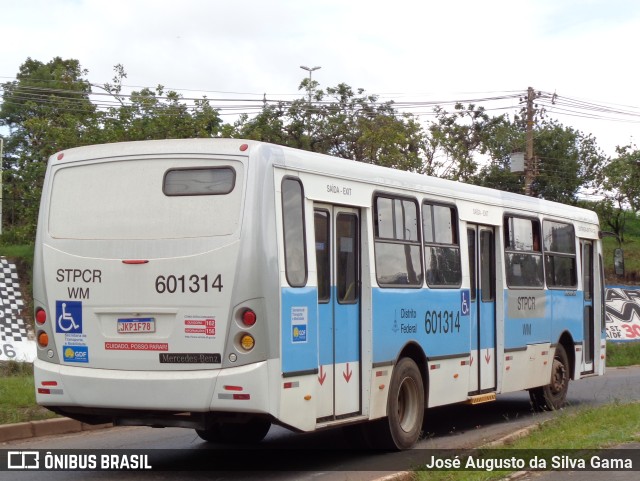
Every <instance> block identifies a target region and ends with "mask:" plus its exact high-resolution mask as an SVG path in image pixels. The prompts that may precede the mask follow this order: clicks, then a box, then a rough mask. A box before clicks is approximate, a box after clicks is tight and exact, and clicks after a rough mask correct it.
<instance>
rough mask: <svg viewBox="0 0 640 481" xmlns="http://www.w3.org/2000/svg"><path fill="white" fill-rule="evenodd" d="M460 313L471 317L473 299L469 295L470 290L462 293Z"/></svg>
mask: <svg viewBox="0 0 640 481" xmlns="http://www.w3.org/2000/svg"><path fill="white" fill-rule="evenodd" d="M460 294H461V299H460V312H461V314H462V315H463V316H468V315H469V310H470V309H471V298H470V294H469V290H464V291H461V292H460Z"/></svg>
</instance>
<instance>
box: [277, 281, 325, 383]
mask: <svg viewBox="0 0 640 481" xmlns="http://www.w3.org/2000/svg"><path fill="white" fill-rule="evenodd" d="M317 299H318V293H317V289H316V288H315V287H305V288H297V289H291V288H283V289H282V329H281V333H282V338H281V340H280V341H281V345H282V371H283V373H284V374H285V375H287V374H288V373H294V372H302V371H316V372H317V370H318V316H317Z"/></svg>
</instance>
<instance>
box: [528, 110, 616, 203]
mask: <svg viewBox="0 0 640 481" xmlns="http://www.w3.org/2000/svg"><path fill="white" fill-rule="evenodd" d="M534 150H535V155H536V157H537V158H538V159H539V160H538V165H539V173H538V174H537V175H536V179H535V181H534V182H533V186H532V191H533V192H534V194H535V195H537V196H539V197H542V198H544V199H547V200H554V201H557V202H562V203H565V204H575V203H576V202H577V200H578V193H579V191H580V189H582V188H585V187H589V186H592V185H593V183H594V182H595V180H596V175H595V173H596V171H597V170H598V168H600V166H601V165H602V164H603V163H604V161H605V156H604V154H603V153H602V151H601V150H600V149H599V148H598V147H597V144H596V140H595V138H594V137H593V136H591V135H585V134H583V133H582V132H580V131H577V130H575V129H573V128H571V127H565V126H563V125H562V124H560V123H558V122H556V121H554V120H543V121H542V122H541V125H540V126H539V127H538V128H537V129H536V130H535V133H534Z"/></svg>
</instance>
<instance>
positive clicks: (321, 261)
mask: <svg viewBox="0 0 640 481" xmlns="http://www.w3.org/2000/svg"><path fill="white" fill-rule="evenodd" d="M314 224H315V230H316V266H317V271H318V301H320V302H327V301H329V298H330V296H331V291H330V288H331V264H330V262H331V256H330V254H329V253H330V252H331V250H330V249H331V245H330V236H329V212H327V211H326V210H316V211H315V213H314Z"/></svg>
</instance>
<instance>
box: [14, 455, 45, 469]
mask: <svg viewBox="0 0 640 481" xmlns="http://www.w3.org/2000/svg"><path fill="white" fill-rule="evenodd" d="M7 468H9V469H38V468H40V453H39V452H38V451H9V453H8V459H7Z"/></svg>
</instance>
